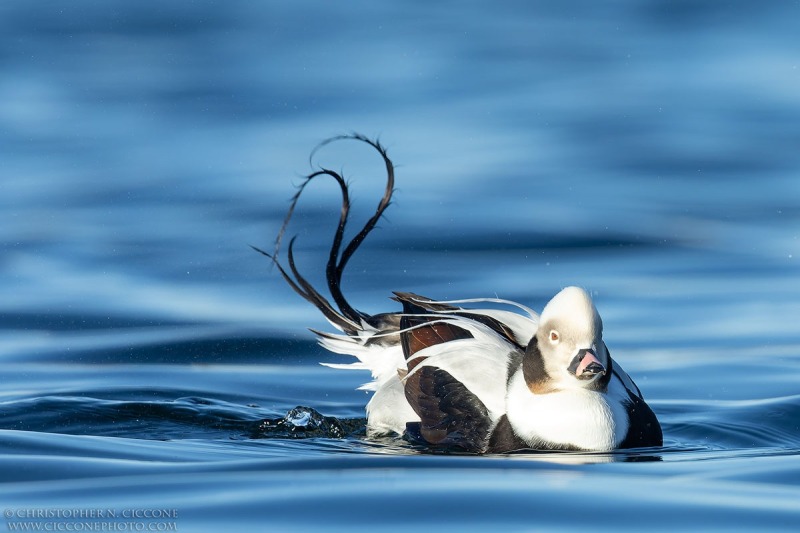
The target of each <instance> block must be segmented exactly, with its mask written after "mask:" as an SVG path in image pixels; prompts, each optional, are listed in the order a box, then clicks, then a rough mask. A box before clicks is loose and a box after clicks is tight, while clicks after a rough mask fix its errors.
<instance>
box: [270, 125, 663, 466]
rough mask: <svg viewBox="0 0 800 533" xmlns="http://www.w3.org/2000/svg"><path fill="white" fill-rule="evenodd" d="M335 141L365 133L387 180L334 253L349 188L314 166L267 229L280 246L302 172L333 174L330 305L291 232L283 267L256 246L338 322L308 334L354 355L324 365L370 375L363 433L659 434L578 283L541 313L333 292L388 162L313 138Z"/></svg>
mask: <svg viewBox="0 0 800 533" xmlns="http://www.w3.org/2000/svg"><path fill="white" fill-rule="evenodd" d="M340 139H354V140H358V141H362V142H365V143H367V144H369V145H370V146H372V147H373V148H375V149H376V150H377V151H378V152H379V153H380V155H381V156H382V158H383V161H384V163H385V165H386V171H387V184H386V190H385V193H384V196H383V198H382V199H381V201H380V203H379V204H378V208H377V209H376V211H375V214H374V215H373V216H372V217H371V218H370V219H369V220H368V221H367V223H366V224H365V226H364V227H363V228H362V229H361V231H360V232H359V233H358V234H357V235H356V236H355V237H354V238H353V239H352V240H351V241H350V242H349V243H348V244H347V245H346V246H345V247H344V250H343V251H342V244H343V235H344V230H345V226H346V224H347V219H348V215H349V211H350V202H349V191H348V186H347V184H346V183H345V181H344V179H343V178H342V177H341V175H339V174H338V173H336V172H334V171H331V170H327V169H322V170H319V171H317V172H315V173H313V174H311V175H309V176H308V177H307V179H306V180H305V181H304V182H303V184H302V185H301V186H300V189H299V191H298V192H297V194H296V195H295V197H294V200H293V202H292V204H291V207H290V210H289V213H288V214H287V216H286V220H285V222H284V225H283V228H282V229H281V232H280V234H279V237H278V244H280V239H281V237H282V235H283V233H284V230H285V229H286V225H287V224H288V222H289V219H290V218H291V215H292V213H293V211H294V207H295V205H296V203H297V200H298V199H299V197H300V194H301V193H302V191H303V189H304V187H305V186H306V185H307V184H308V183H310V181H311V180H313V179H314V178H316V177H319V176H328V177H331V178H333V179H335V180H336V181H337V182H338V183H339V186H340V188H341V192H342V211H341V216H340V219H339V224H338V227H337V230H336V233H335V235H334V240H333V245H332V246H331V250H330V256H329V259H328V263H327V268H326V274H327V281H328V289H329V290H330V293H331V296H332V297H333V301H334V303H335V307H334V304H331V303H330V302H329V301H328V299H326V298H325V297H324V296H322V295H321V294H320V293H319V292H318V291H317V290H316V289H315V288H314V287H313V286H312V285H311V284H310V283H309V282H308V281H307V280H306V279H305V278H304V277H303V276H302V275H300V273H299V271H298V269H297V267H296V264H295V260H294V255H293V250H292V245H293V243H294V239H292V241H291V242H290V244H289V247H288V267H289V271H287V270H286V269H284V268H283V266H282V265H281V264H280V263H279V262H278V258H277V247H276V251H275V253H273V254H268V253H266V252H264V251H262V250H259V249H257V250H258V251H259V252H261V253H263V254H264V255H267V256H268V257H270V258H271V259H272V261H273V262H274V263H275V265H277V267H278V269H279V270H280V273H281V274H282V276H283V278H284V279H285V280H286V282H287V283H288V284H289V285H290V286H291V287H292V289H294V290H295V291H296V292H297V293H298V294H300V295H301V296H302V297H303V298H305V299H306V300H308V301H309V302H311V303H312V304H314V305H315V306H316V307H317V308H318V309H319V310H320V311H321V312H322V313H323V314H324V315H325V317H326V318H327V319H328V320H329V321H330V322H331V324H333V325H334V326H335V327H336V328H337V329H338V330H339V331H340V332H341V334H329V333H323V332H315V333H316V334H317V335H318V337H319V341H320V344H321V345H322V346H323V347H325V348H327V349H328V350H330V351H332V352H335V353H340V354H347V355H352V356H354V357H356V359H357V360H358V361H357V362H353V363H350V364H331V363H326V364H327V366H331V367H334V368H348V369H365V370H369V371H370V372H371V373H372V377H373V380H372V381H371V382H370V383H367V384H366V385H364V386H363V387H362V388H363V389H366V390H371V391H374V395H373V397H372V399H371V400H370V401H369V403H368V404H367V417H368V426H367V429H368V434H369V435H371V436H379V435H386V434H395V433H396V434H405V435H407V436H408V437H409V438H411V439H416V440H421V441H424V442H427V443H429V444H433V445H444V446H455V447H460V448H463V449H465V450H467V451H472V452H478V453H484V452H486V453H502V452H509V451H513V450H518V449H539V450H593V451H606V450H612V449H616V448H634V447H644V446H660V445H661V444H662V435H661V427H660V425H659V423H658V420H657V419H656V416H655V414H654V413H653V411H652V410H651V409H650V407H649V406H648V405H647V404H646V403H645V401H644V398H643V397H642V394H641V392H640V391H639V389H638V387H637V386H636V384H635V383H634V382H633V380H631V378H630V377H629V376H628V375H627V374H626V373H625V371H624V370H623V369H622V368H621V367H620V366H619V365H618V364H617V363H616V362H614V360H613V359H612V358H611V355H610V354H609V352H608V348H607V347H606V345H605V342H604V341H603V323H602V320H601V319H600V315H599V314H598V312H597V309H596V308H595V306H594V304H593V302H592V300H591V298H590V296H589V294H587V292H586V291H584V290H583V289H580V288H578V287H567V288H565V289H563V290H562V291H561V292H559V293H558V294H556V295H555V296H554V297H553V298H552V299H551V300H550V302H549V303H548V304H547V305H546V306H545V307H544V310H543V311H542V314H541V316H537V314H536V313H534V312H533V311H531V310H530V309H528V308H527V307H525V306H522V305H520V304H517V303H514V302H509V301H505V300H498V299H492V298H489V299H476V300H459V301H435V300H431V299H429V298H424V297H421V296H417V295H415V294H411V293H395V296H394V299H395V300H396V301H398V302H400V303H401V304H402V306H403V310H402V312H392V313H384V314H379V315H367V314H365V313H362V312H360V311H357V310H355V309H354V308H353V307H352V306H351V305H350V304H349V303H348V302H347V300H346V299H345V298H344V296H343V294H342V292H341V288H340V281H341V277H342V272H343V270H344V267H345V265H346V264H347V262H348V260H349V259H350V257H352V255H353V253H354V252H355V251H356V249H357V248H358V246H359V245H360V244H361V242H362V241H363V240H364V238H365V237H366V236H367V235H368V234H369V232H370V231H371V230H372V229H373V228H374V226H375V224H376V223H377V221H378V219H379V218H380V217H381V215H382V214H383V211H384V210H385V209H386V208H387V207H388V205H389V203H390V200H391V197H392V193H393V189H394V166H393V164H392V162H391V160H390V159H389V157H388V156H387V154H386V150H385V149H384V148H383V147H382V146H381V145H380V144H379V143H378V142H376V141H372V140H370V139H368V138H366V137H363V136H360V135H350V136H342V137H336V138H333V139H330V140H328V141H326V142H325V143H323V144H327V143H328V142H331V141H334V140H340ZM465 304H471V305H474V304H483V306H484V307H486V308H483V309H477V308H473V307H466V306H465ZM503 306H505V307H506V308H505V309H501V308H500V307H503ZM509 308H514V309H515V311H511V310H508V309H509Z"/></svg>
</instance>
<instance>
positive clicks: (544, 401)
mask: <svg viewBox="0 0 800 533" xmlns="http://www.w3.org/2000/svg"><path fill="white" fill-rule="evenodd" d="M624 392H625V391H624V388H623V387H622V385H621V383H619V381H618V380H617V379H612V380H611V382H610V383H609V390H608V392H607V393H606V394H603V393H599V392H594V391H590V390H586V389H580V388H576V389H568V390H564V391H559V392H552V393H549V394H533V393H532V392H531V391H530V389H528V386H527V384H526V383H525V379H524V378H523V376H522V372H521V371H519V372H517V373H516V374H515V375H514V376H513V377H512V379H511V382H510V383H509V388H508V395H507V397H506V409H507V416H508V420H509V422H511V426H512V427H513V428H514V430H515V432H516V433H517V434H518V435H519V436H520V437H521V438H522V439H523V440H525V441H526V442H527V443H528V444H529V445H531V446H532V447H534V448H536V447H541V445H542V444H544V443H551V444H560V445H566V446H571V447H575V448H579V449H582V450H589V451H606V450H613V449H614V448H616V447H617V446H618V445H619V444H620V443H621V442H622V441H623V440H624V439H625V435H626V434H627V432H628V425H629V422H628V415H627V412H626V410H625V406H624V405H623V403H622V401H621V400H622V398H624V396H623V394H624Z"/></svg>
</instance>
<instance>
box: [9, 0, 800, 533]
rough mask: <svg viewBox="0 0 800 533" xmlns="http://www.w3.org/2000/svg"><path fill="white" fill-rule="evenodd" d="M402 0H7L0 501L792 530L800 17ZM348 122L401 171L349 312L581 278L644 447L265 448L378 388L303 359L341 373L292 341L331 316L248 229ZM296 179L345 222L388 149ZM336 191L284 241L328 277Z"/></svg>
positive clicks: (301, 217) (518, 293)
mask: <svg viewBox="0 0 800 533" xmlns="http://www.w3.org/2000/svg"><path fill="white" fill-rule="evenodd" d="M395 4H396V5H391V4H387V3H378V4H376V3H374V2H350V3H347V4H346V5H345V4H340V3H335V2H322V1H313V2H280V3H279V2H269V3H266V2H264V3H256V2H243V1H228V2H202V1H201V2H193V3H165V2H154V1H153V2H151V1H146V2H133V3H132V2H121V1H120V2H112V1H106V2H69V3H56V2H5V3H4V4H3V5H2V6H0V30H1V31H0V36H1V37H0V72H2V74H0V247H1V248H0V249H1V250H2V255H0V361H1V362H2V372H0V427H2V428H3V429H2V430H0V447H1V448H2V452H1V453H2V455H0V481H2V482H1V483H0V505H2V506H3V508H4V509H5V510H6V511H7V510H9V509H10V510H12V511H14V510H19V509H30V508H45V509H53V508H107V509H127V508H168V509H175V510H177V512H178V516H179V518H178V519H177V525H178V527H179V530H181V531H219V530H220V529H221V528H222V527H223V526H224V525H231V524H233V525H235V526H238V528H239V529H241V530H249V531H257V530H261V531H289V530H317V529H325V530H329V531H355V530H374V529H375V528H376V527H377V526H384V527H385V529H387V530H403V531H407V530H409V529H421V530H432V529H434V527H436V528H441V527H444V528H445V529H454V530H455V529H460V530H476V531H477V530H481V531H483V530H485V529H486V528H488V527H491V528H492V529H493V530H494V529H497V530H500V529H499V527H498V524H499V526H500V527H502V528H503V529H504V530H509V531H518V530H519V531H521V530H524V531H555V530H577V529H578V528H582V529H583V528H585V527H590V528H591V529H592V530H608V531H611V530H620V529H621V530H636V531H640V530H642V529H643V528H644V527H647V529H648V530H670V531H672V530H674V529H675V528H684V529H687V528H688V529H697V530H720V531H723V530H724V531H732V530H753V529H757V530H766V529H769V530H787V531H788V530H796V528H797V523H798V520H800V506H799V505H798V502H800V461H798V456H800V333H799V332H798V326H797V323H798V322H797V321H798V318H797V317H798V316H800V298H799V297H800V281H798V280H799V279H800V278H798V274H800V271H799V270H798V259H799V258H798V256H800V242H798V235H800V202H798V200H799V199H800V179H798V178H799V177H800V176H798V171H800V149H799V148H800V68H799V67H798V65H800V40H798V39H797V34H796V31H797V21H798V20H800V5H799V4H798V3H797V2H788V1H787V2H781V1H776V2H768V3H753V2H684V1H680V2H661V1H651V2H635V1H633V0H623V1H618V2H610V3H609V2H606V3H596V2H589V1H572V2H555V1H553V2H534V3H529V2H511V3H505V4H502V5H500V4H492V5H491V6H490V5H489V3H485V4H483V3H476V2H437V3H433V5H432V4H431V3H428V2H406V3H395ZM349 131H358V132H362V133H364V134H367V135H370V136H377V135H380V136H381V139H382V140H383V142H384V143H385V144H386V145H387V146H388V148H389V151H390V155H391V156H392V157H393V159H394V160H395V162H396V163H397V164H398V183H397V185H398V189H399V190H398V193H397V196H396V202H395V204H394V205H393V206H392V207H391V208H390V211H389V212H388V213H387V215H388V216H387V219H386V220H385V221H384V222H382V223H381V229H380V230H379V231H378V232H376V233H375V234H373V235H372V236H371V237H370V239H368V240H367V241H366V244H365V246H364V249H363V250H362V251H361V253H360V254H359V255H357V256H356V257H355V259H354V260H353V261H352V262H351V264H350V268H349V271H348V275H347V276H346V280H345V282H344V289H345V292H346V293H347V294H348V295H349V296H350V298H351V300H352V301H353V302H354V304H355V305H356V306H357V307H359V308H361V309H363V310H365V311H369V312H380V311H388V310H391V309H394V307H393V303H392V302H390V301H389V300H388V299H387V296H388V295H389V294H390V291H391V290H411V291H415V292H418V293H421V294H425V295H429V296H431V297H436V298H443V299H444V298H463V297H479V296H494V295H498V296H500V297H503V298H510V299H514V300H518V301H520V302H523V303H526V304H528V305H530V306H532V307H534V308H538V309H540V308H541V307H542V305H543V304H544V303H545V302H546V301H547V299H548V298H549V297H550V296H552V295H553V294H554V293H555V292H556V291H557V290H558V289H559V288H561V287H562V286H565V285H568V284H577V285H581V286H584V287H587V288H589V289H590V290H592V291H593V294H594V295H595V298H596V303H597V305H598V307H599V309H600V312H601V314H602V315H603V317H604V322H605V330H606V333H605V337H606V342H607V343H608V345H609V347H610V349H611V351H612V352H613V353H614V355H615V358H616V359H617V360H618V361H619V362H621V363H622V364H623V365H624V366H625V368H626V369H627V370H628V372H629V373H630V374H631V375H632V376H633V377H634V378H635V379H636V380H637V382H638V384H639V385H640V387H641V388H642V390H643V391H644V393H645V396H646V397H647V398H648V400H649V402H650V404H651V405H652V407H653V408H654V410H655V411H656V413H657V414H658V416H659V418H660V419H661V421H662V424H663V426H664V430H665V446H664V448H663V450H659V453H658V454H657V456H658V457H659V458H660V459H661V460H660V461H656V462H630V461H626V460H629V459H636V458H637V456H636V455H633V456H632V455H628V454H623V453H615V454H600V455H596V454H595V455H592V454H589V455H584V454H577V455H575V454H566V455H565V454H523V455H515V456H511V457H463V456H447V455H430V454H425V453H421V452H420V451H419V450H417V449H415V448H413V447H411V446H409V445H407V444H406V443H404V442H403V441H399V440H398V441H391V440H390V441H385V442H377V443H375V442H369V441H366V440H364V439H363V438H361V437H359V436H358V435H357V434H356V435H354V436H351V437H348V438H345V439H333V438H324V437H316V438H310V439H294V440H293V439H279V438H252V437H253V435H254V434H253V430H254V427H256V425H257V423H258V421H259V420H261V419H264V418H269V417H279V416H281V415H283V414H284V413H285V412H286V411H287V410H288V409H290V408H292V407H294V406H296V405H309V406H312V407H314V408H316V409H318V410H319V411H321V412H322V413H324V414H326V415H329V416H336V417H339V418H341V419H343V420H354V421H355V422H357V419H358V418H359V417H362V416H363V406H364V404H365V403H366V401H367V396H365V394H364V393H363V392H358V391H355V390H354V388H355V387H356V386H358V385H359V384H360V383H362V382H364V381H366V379H367V376H365V375H362V374H359V373H346V372H337V371H334V370H331V369H327V368H323V367H320V366H318V365H317V362H318V361H342V359H340V358H337V356H334V355H332V354H328V353H324V352H323V351H322V350H321V349H320V348H318V347H317V346H316V345H315V344H314V342H313V337H312V335H311V334H310V333H308V332H307V331H306V329H305V328H306V327H316V328H325V327H326V323H325V322H324V321H323V320H322V318H321V317H320V316H319V315H318V314H317V313H316V312H315V310H314V309H313V308H311V307H310V306H308V305H307V304H305V302H302V301H301V300H300V299H299V298H298V297H296V296H295V295H294V294H293V293H291V291H290V290H289V289H288V288H287V287H286V286H285V285H284V284H283V282H282V281H281V280H280V278H279V276H278V275H277V272H276V271H275V270H274V269H272V270H270V269H269V267H268V265H267V263H266V261H265V260H264V258H263V257H260V256H258V255H257V254H255V253H253V251H252V250H251V249H250V248H249V247H248V244H255V245H258V246H262V247H269V246H271V242H272V239H273V238H274V235H275V234H276V232H277V231H278V229H279V227H280V222H281V220H282V217H283V215H284V212H285V210H286V208H287V207H288V199H289V198H290V197H291V194H292V193H293V192H294V190H293V188H292V184H293V183H295V184H296V183H298V182H299V180H300V176H302V175H303V174H305V173H306V172H308V170H309V167H308V165H307V157H308V154H309V151H310V150H311V148H312V147H313V146H314V145H315V144H316V143H317V142H319V141H321V140H322V139H324V138H326V137H328V136H331V135H335V134H339V133H346V132H349ZM317 162H318V163H319V164H325V165H327V166H330V167H332V168H334V169H337V170H339V169H341V170H343V172H344V173H345V174H346V176H347V177H348V179H350V180H351V182H352V183H353V187H354V197H355V201H356V205H357V209H356V215H359V216H362V217H364V216H367V215H368V214H369V213H370V209H371V208H372V207H373V206H374V204H375V203H376V202H377V199H378V197H379V195H380V189H381V187H382V185H383V183H382V173H381V163H380V161H379V159H378V158H377V157H376V155H375V154H374V153H371V152H370V151H369V150H367V149H366V148H365V147H364V146H359V145H356V144H336V145H331V146H329V147H327V148H325V149H324V150H323V151H321V152H320V153H319V154H318V158H317ZM337 203H338V200H337V191H336V189H335V187H334V186H333V184H326V185H322V184H320V185H319V186H318V187H317V188H315V189H313V190H309V194H308V197H306V198H304V200H303V202H301V206H300V211H299V212H298V214H297V216H296V218H295V223H294V225H293V227H292V228H291V229H290V233H292V234H295V233H297V234H299V235H300V236H299V240H298V260H299V261H300V263H301V268H302V269H303V271H304V272H306V273H308V274H309V277H311V278H312V279H313V280H315V281H317V282H319V281H321V280H322V264H323V261H324V258H325V255H326V249H327V248H326V247H327V244H328V241H329V239H330V237H331V234H332V229H333V223H334V221H335V218H336V216H337V211H338V205H337ZM140 523H144V522H140ZM6 525H8V521H7V523H6Z"/></svg>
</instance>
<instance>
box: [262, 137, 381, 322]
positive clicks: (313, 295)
mask: <svg viewBox="0 0 800 533" xmlns="http://www.w3.org/2000/svg"><path fill="white" fill-rule="evenodd" d="M340 140H355V141H359V142H363V143H366V144H368V145H369V146H371V147H373V148H374V149H375V150H377V151H378V153H379V154H380V155H381V158H382V159H383V162H384V165H385V167H386V189H385V191H384V194H383V196H382V198H381V199H380V201H379V202H378V206H377V208H376V209H375V213H374V214H373V215H372V216H371V217H370V218H369V219H368V220H367V222H366V223H365V224H364V226H363V227H362V228H361V230H360V231H359V232H358V233H357V234H356V235H355V236H354V237H353V238H352V239H351V240H350V241H349V242H348V243H347V245H346V246H345V247H344V251H341V249H342V243H343V240H344V232H345V228H346V227H347V222H348V217H349V214H350V195H349V190H348V186H347V183H346V182H345V180H344V178H343V177H342V176H341V175H340V174H339V173H338V172H335V171H333V170H329V169H325V168H321V169H320V170H318V171H315V172H313V173H311V174H309V175H308V176H306V177H305V179H304V180H303V182H302V183H301V184H300V186H299V187H298V191H297V192H296V193H295V195H294V196H293V197H292V200H291V204H290V206H289V211H288V212H287V213H286V217H285V218H284V220H283V224H282V225H281V228H280V231H279V232H278V235H277V237H276V239H275V249H274V251H273V253H272V254H269V253H267V252H264V251H263V250H261V249H259V248H256V247H255V246H252V248H253V249H254V250H256V251H257V252H259V253H261V254H263V255H265V256H267V257H268V258H269V259H270V260H271V261H272V263H273V264H275V265H276V266H277V267H278V270H279V272H280V274H281V276H282V277H283V279H284V280H286V282H287V283H288V284H289V286H290V287H291V288H292V289H293V290H294V291H295V292H296V293H297V294H299V295H300V296H302V297H303V298H304V299H305V300H307V301H308V302H310V303H311V304H313V305H314V306H315V307H317V308H318V309H319V310H320V311H321V312H322V314H323V315H325V318H327V319H328V320H329V321H330V322H331V323H332V324H334V325H335V326H336V327H338V328H339V329H341V330H342V331H345V332H346V333H349V334H353V333H356V332H358V331H359V330H360V329H361V327H362V326H361V324H362V321H363V320H364V319H365V318H368V317H367V316H366V315H364V314H362V313H361V312H359V311H357V310H356V309H355V308H353V307H352V306H351V305H350V303H349V302H348V301H347V299H346V298H345V297H344V294H343V293H342V289H341V283H342V275H343V273H344V268H345V266H347V262H348V261H349V260H350V258H351V257H352V256H353V254H354V253H355V252H356V250H357V249H358V247H359V246H360V245H361V243H362V242H363V241H364V239H365V238H366V237H367V235H369V233H370V232H371V231H372V230H373V229H374V228H375V225H376V224H377V223H378V220H380V218H381V216H383V212H384V211H385V210H386V208H387V207H389V205H390V204H391V200H392V194H393V193H394V164H393V163H392V161H391V159H389V156H388V155H387V152H386V149H385V148H384V147H383V146H382V145H381V144H380V142H378V141H377V140H375V141H373V140H372V139H369V138H367V137H365V136H363V135H361V134H358V133H353V134H350V135H339V136H336V137H331V138H330V139H326V140H325V141H322V142H321V143H320V144H319V145H317V146H316V147H315V148H314V150H312V152H311V156H310V157H309V160H310V161H313V157H314V155H315V154H316V152H317V151H318V150H319V149H320V148H322V147H323V146H326V145H328V144H330V143H332V142H335V141H340ZM319 176H328V177H331V178H333V179H334V180H336V182H337V183H338V185H339V189H340V191H341V194H342V208H341V213H340V215H339V223H338V225H337V227H336V232H335V233H334V236H333V242H332V243H331V249H330V252H329V255H328V261H327V264H326V268H325V276H326V281H327V284H328V291H329V292H330V294H331V297H332V298H333V301H334V302H335V304H336V309H335V308H334V307H333V306H332V305H331V303H330V302H329V301H328V300H327V299H326V298H325V297H324V296H322V295H321V294H320V293H319V291H317V290H316V289H315V288H314V287H313V286H312V285H311V284H310V283H309V282H308V281H307V280H306V279H305V278H304V277H303V276H302V275H301V274H300V272H299V271H298V269H297V266H296V264H295V260H294V254H293V250H292V247H293V244H294V240H295V237H293V238H292V239H291V240H290V242H289V249H288V253H287V257H288V262H289V271H290V272H291V274H290V273H289V272H287V271H286V269H284V268H283V267H282V266H281V264H280V261H279V260H278V252H279V250H280V246H281V242H282V240H283V236H284V234H285V233H286V229H287V228H288V226H289V221H290V220H291V218H292V215H293V214H294V211H295V208H296V207H297V203H298V201H299V200H300V196H301V195H302V193H303V191H304V190H305V188H306V186H307V185H308V184H309V183H311V181H312V180H314V179H315V178H317V177H319Z"/></svg>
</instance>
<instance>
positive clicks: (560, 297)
mask: <svg viewBox="0 0 800 533" xmlns="http://www.w3.org/2000/svg"><path fill="white" fill-rule="evenodd" d="M523 372H524V374H525V381H526V382H527V383H528V387H529V388H530V389H531V391H532V392H534V393H535V394H544V393H548V392H556V391H561V390H566V389H589V390H605V388H606V386H607V384H608V379H609V378H610V374H611V358H610V357H609V355H608V349H607V348H606V345H605V343H604V342H603V321H602V320H601V319H600V315H599V314H598V313H597V309H596V308H595V306H594V303H593V302H592V299H591V297H590V296H589V294H588V293H587V292H586V291H585V290H583V289H581V288H579V287H567V288H566V289H564V290H562V291H561V292H559V293H558V294H556V295H555V296H554V297H553V299H552V300H550V302H548V304H547V305H546V306H545V308H544V310H543V311H542V314H541V316H540V317H539V326H538V329H537V331H536V334H535V335H534V336H533V338H532V339H531V341H530V344H528V348H527V350H526V353H525V357H524V358H523Z"/></svg>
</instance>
